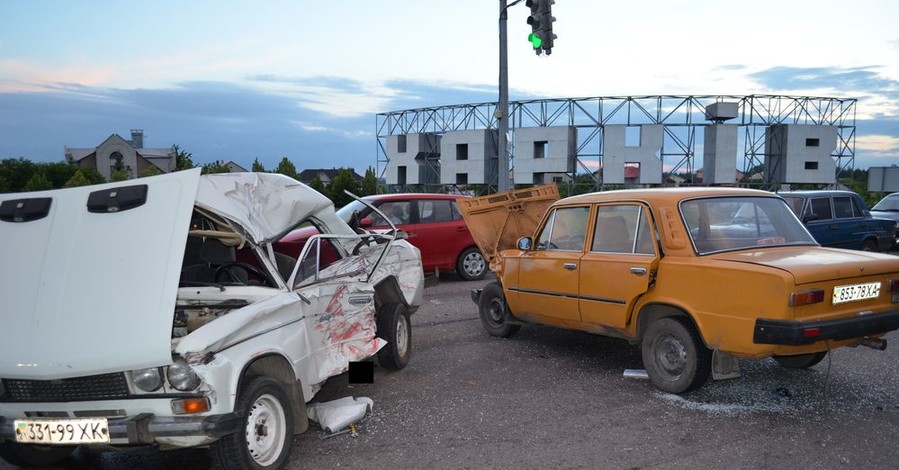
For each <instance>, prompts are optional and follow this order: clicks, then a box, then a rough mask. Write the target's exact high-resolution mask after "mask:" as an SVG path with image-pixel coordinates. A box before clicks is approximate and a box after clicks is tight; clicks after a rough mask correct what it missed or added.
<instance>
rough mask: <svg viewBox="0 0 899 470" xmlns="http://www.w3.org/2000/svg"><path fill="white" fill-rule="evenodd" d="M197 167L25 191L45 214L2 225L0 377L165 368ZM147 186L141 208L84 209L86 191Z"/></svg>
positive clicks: (18, 196) (12, 196) (22, 195)
mask: <svg viewBox="0 0 899 470" xmlns="http://www.w3.org/2000/svg"><path fill="white" fill-rule="evenodd" d="M199 179H200V170H199V169H196V170H191V171H182V172H177V173H173V174H169V175H163V176H158V177H152V178H141V179H137V180H131V181H123V182H118V183H109V184H104V185H95V186H83V187H78V188H69V189H60V190H54V191H41V192H32V193H18V194H2V195H0V202H2V201H9V200H19V199H24V198H51V201H52V202H51V204H50V207H49V212H48V213H47V214H46V216H44V217H42V218H40V219H37V220H31V221H25V222H12V221H0V243H2V245H3V257H4V260H3V262H2V263H0V279H2V282H0V296H2V298H3V307H2V310H0V324H2V325H3V339H2V340H0V376H2V377H7V378H25V379H44V380H49V379H58V378H63V377H71V376H83V375H93V374H102V373H108V372H114V371H121V370H123V369H124V370H127V369H138V368H143V367H153V366H158V365H162V364H167V363H169V362H171V344H170V338H171V331H172V312H173V310H174V307H175V298H176V294H177V289H178V279H179V274H180V270H181V263H182V259H183V257H184V246H185V240H186V238H187V230H188V228H189V225H190V217H191V211H192V209H193V203H194V199H195V197H196V194H197V186H198V182H199ZM141 185H146V186H147V195H146V200H145V202H143V203H142V204H140V205H138V206H136V207H133V208H130V209H124V208H122V209H120V210H117V211H107V212H99V213H98V212H89V211H88V209H87V203H88V199H89V198H90V195H91V194H92V193H94V194H99V195H105V194H109V193H111V192H115V191H118V190H121V188H123V187H128V186H141Z"/></svg>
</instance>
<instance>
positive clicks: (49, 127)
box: [0, 76, 495, 170]
mask: <svg viewBox="0 0 899 470" xmlns="http://www.w3.org/2000/svg"><path fill="white" fill-rule="evenodd" d="M260 83H263V84H268V86H258V84H260ZM446 100H452V101H449V102H447V101H446ZM492 100H495V94H494V92H492V90H489V89H486V88H483V87H479V86H476V85H467V84H455V86H453V85H452V84H440V83H438V84H431V83H418V82H413V81H391V82H385V83H367V82H364V81H355V80H348V79H339V78H333V77H318V78H315V79H283V78H278V77H271V76H258V77H254V82H253V83H252V84H250V85H240V84H234V83H226V82H213V81H193V82H183V83H179V84H177V85H175V86H171V87H166V88H139V89H122V88H101V87H92V86H86V85H82V84H78V83H68V82H55V83H45V84H40V86H38V87H36V88H32V89H31V90H29V91H18V92H11V91H7V92H0V158H10V157H24V158H28V159H31V160H33V161H61V160H62V159H63V156H64V149H65V147H67V146H68V147H81V148H83V147H88V148H89V147H93V146H96V145H98V144H99V143H101V142H102V141H103V140H105V139H106V138H107V137H109V135H111V134H113V133H116V134H119V135H123V136H128V135H129V131H130V129H143V130H144V133H145V145H146V146H147V147H152V148H161V147H170V146H171V145H176V144H177V145H178V146H179V147H181V148H182V149H184V150H185V151H188V152H191V153H192V155H193V157H194V161H195V162H197V163H208V162H212V161H215V160H226V161H227V160H234V161H235V162H237V163H240V164H244V165H245V166H246V165H249V163H250V162H252V161H253V159H254V158H259V160H260V162H261V163H263V165H265V166H266V168H271V167H274V166H276V165H277V163H278V161H280V159H281V158H282V157H284V156H288V157H289V158H291V159H293V160H294V163H295V164H296V165H297V167H299V168H331V167H339V166H351V167H354V168H357V169H360V170H364V169H365V168H366V167H368V166H375V164H376V161H377V155H376V146H375V145H374V141H375V132H376V131H375V125H376V119H375V115H376V114H377V113H382V112H388V111H393V110H398V109H407V108H420V107H431V106H439V105H442V104H458V103H472V102H483V101H492ZM347 110H351V111H352V112H347Z"/></svg>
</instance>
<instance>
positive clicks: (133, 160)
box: [65, 129, 175, 179]
mask: <svg viewBox="0 0 899 470" xmlns="http://www.w3.org/2000/svg"><path fill="white" fill-rule="evenodd" d="M65 157H66V161H67V162H69V163H74V164H77V165H80V166H84V167H89V168H94V169H96V170H97V171H98V172H100V174H101V175H103V176H104V177H105V178H106V179H110V178H111V177H112V173H113V171H115V170H117V169H120V170H122V171H125V172H126V173H128V175H129V176H130V177H131V178H137V177H138V176H140V175H141V173H143V172H144V171H146V170H147V169H148V168H150V167H156V169H158V170H159V171H161V172H163V173H171V172H172V171H175V150H174V147H167V148H144V131H143V130H141V129H132V130H131V140H125V139H124V138H122V137H121V136H119V135H118V134H112V135H110V136H109V138H107V139H106V140H104V141H103V142H102V143H101V144H100V145H98V146H96V147H94V148H71V147H65Z"/></svg>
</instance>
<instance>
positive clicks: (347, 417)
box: [306, 397, 374, 437]
mask: <svg viewBox="0 0 899 470" xmlns="http://www.w3.org/2000/svg"><path fill="white" fill-rule="evenodd" d="M372 405H374V402H373V401H372V399H371V398H367V397H359V398H356V397H344V398H339V399H337V400H332V401H327V402H322V403H310V404H309V405H308V406H307V407H306V415H307V416H308V417H309V419H311V420H312V421H315V422H316V423H318V425H319V426H320V427H321V428H322V430H323V431H325V432H326V433H328V437H332V436H336V435H338V434H345V433H347V432H349V433H351V434H353V435H354V436H353V437H355V434H356V428H355V426H354V424H355V423H357V422H358V421H360V420H361V419H362V418H364V417H365V415H366V414H368V412H369V411H371V408H372ZM345 428H346V429H345Z"/></svg>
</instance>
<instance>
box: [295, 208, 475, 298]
mask: <svg viewBox="0 0 899 470" xmlns="http://www.w3.org/2000/svg"><path fill="white" fill-rule="evenodd" d="M465 197H467V196H460V195H452V194H427V193H397V194H378V195H375V196H366V197H364V198H362V199H364V200H365V201H366V202H367V203H369V204H371V205H373V206H375V207H377V208H378V210H379V211H381V212H383V213H384V214H385V215H387V217H389V218H390V219H391V221H392V222H393V223H394V225H396V228H398V229H400V230H403V231H405V232H406V233H408V234H409V243H411V244H413V245H415V246H416V247H418V249H419V250H420V251H421V261H422V264H423V268H424V271H425V273H430V272H434V271H437V270H439V271H440V272H453V271H455V272H456V274H457V275H458V276H459V277H461V278H462V279H464V280H467V281H473V280H477V279H481V278H483V277H484V274H486V273H487V261H486V260H485V259H484V256H483V255H482V254H481V251H480V250H478V247H477V245H475V242H474V240H473V239H472V238H471V233H470V232H469V231H468V227H467V226H466V225H465V221H464V220H462V214H461V213H459V208H458V207H457V205H456V200H458V199H462V198H465ZM354 212H355V213H356V214H357V215H356V217H357V219H358V220H359V227H360V228H364V229H366V230H389V229H390V225H389V224H388V223H387V221H385V220H384V219H383V218H382V217H381V216H380V215H378V214H377V213H376V212H374V211H372V210H371V209H369V208H368V207H367V206H366V205H365V204H362V203H360V202H359V201H353V202H351V203H349V204H347V205H346V206H344V207H342V208H341V209H340V210H338V211H337V215H338V216H339V217H340V218H341V219H343V220H344V221H346V222H347V223H350V219H351V218H352V217H353V213H354ZM351 225H352V224H351ZM309 235H310V234H308V233H305V232H304V229H301V230H297V231H295V232H294V233H292V234H290V235H287V236H286V237H284V238H283V239H282V240H281V241H280V242H279V243H280V244H281V245H282V248H283V249H285V250H289V249H290V248H289V247H288V245H290V244H291V243H293V242H295V243H296V249H297V250H299V249H302V242H303V240H304V239H306V238H308V237H309Z"/></svg>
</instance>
